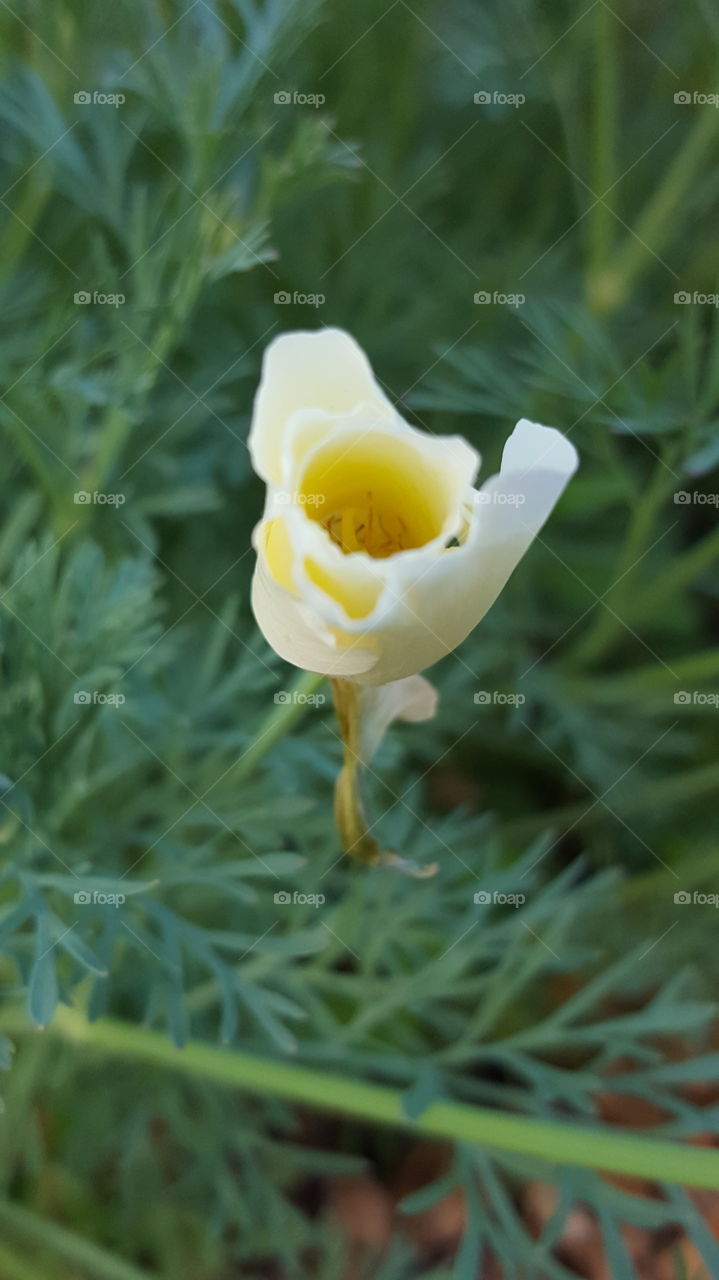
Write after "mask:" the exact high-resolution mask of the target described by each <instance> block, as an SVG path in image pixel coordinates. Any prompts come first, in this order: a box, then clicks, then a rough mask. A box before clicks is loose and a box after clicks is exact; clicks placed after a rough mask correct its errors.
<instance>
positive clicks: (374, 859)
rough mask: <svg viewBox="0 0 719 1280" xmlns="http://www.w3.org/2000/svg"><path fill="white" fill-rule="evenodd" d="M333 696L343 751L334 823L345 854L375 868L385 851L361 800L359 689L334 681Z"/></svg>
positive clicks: (343, 681)
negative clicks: (371, 833) (371, 831)
mask: <svg viewBox="0 0 719 1280" xmlns="http://www.w3.org/2000/svg"><path fill="white" fill-rule="evenodd" d="M332 696H333V698H334V704H335V711H336V713H337V721H338V723H339V728H340V736H341V738H342V745H343V748H344V763H343V765H342V769H341V771H340V773H339V776H338V778H337V782H336V783H335V822H336V823H337V830H338V831H339V834H340V839H341V840H342V848H343V849H344V851H345V853H349V854H351V855H352V857H353V858H357V859H358V860H359V861H360V862H365V863H367V864H368V866H371V867H374V866H376V865H377V863H378V862H380V861H381V858H382V849H381V847H380V844H379V842H378V841H377V840H375V838H374V836H372V835H370V833H369V831H368V829H367V819H366V817H365V813H364V808H363V805H362V798H361V796H360V773H361V769H362V759H361V755H360V723H361V715H362V710H361V699H360V691H359V687H358V686H357V685H356V684H354V682H353V681H352V680H333V681H332Z"/></svg>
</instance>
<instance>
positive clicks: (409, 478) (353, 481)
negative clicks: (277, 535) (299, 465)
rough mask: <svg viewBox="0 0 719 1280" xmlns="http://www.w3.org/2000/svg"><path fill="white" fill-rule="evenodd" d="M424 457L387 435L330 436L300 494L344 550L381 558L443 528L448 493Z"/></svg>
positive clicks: (419, 542)
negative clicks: (330, 440) (332, 440)
mask: <svg viewBox="0 0 719 1280" xmlns="http://www.w3.org/2000/svg"><path fill="white" fill-rule="evenodd" d="M443 490H444V485H443V483H442V479H441V477H440V476H438V474H437V472H436V470H435V471H433V470H432V467H431V465H430V463H429V461H428V459H427V457H426V456H424V455H422V454H420V453H419V452H418V451H417V450H416V449H415V448H413V447H412V445H411V444H408V443H407V442H405V441H403V440H399V439H397V438H395V437H393V436H391V435H386V434H381V433H379V432H377V433H375V432H368V433H365V434H364V435H360V436H358V437H357V439H356V440H353V441H351V443H349V444H348V442H347V439H346V437H345V438H344V439H342V438H340V439H339V440H336V441H335V442H330V444H329V445H328V446H327V448H325V449H322V450H321V451H320V452H319V453H318V454H316V455H315V457H314V458H313V460H312V462H311V463H310V465H309V467H308V468H307V470H306V472H305V474H304V476H303V478H302V485H301V490H300V501H301V503H302V504H303V505H304V507H305V510H306V511H307V514H308V516H309V517H310V519H312V520H317V521H318V522H319V523H320V524H321V525H322V527H323V528H324V529H326V530H327V533H328V534H329V536H330V538H331V539H332V541H333V542H334V543H335V544H336V545H337V546H338V547H339V548H340V549H341V550H342V551H343V552H344V553H345V555H348V554H350V552H353V551H364V552H365V553H366V554H367V555H369V556H371V557H372V558H373V559H375V560H384V559H386V557H387V556H391V555H394V554H395V553H396V552H398V551H407V550H409V549H410V548H412V547H422V546H424V545H425V543H427V542H430V541H431V540H432V538H435V537H436V536H437V534H438V533H439V532H440V531H441V528H442V524H443V521H444V515H445V510H446V504H447V500H448V495H447V494H446V493H445V492H443Z"/></svg>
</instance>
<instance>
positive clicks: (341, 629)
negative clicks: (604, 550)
mask: <svg viewBox="0 0 719 1280" xmlns="http://www.w3.org/2000/svg"><path fill="white" fill-rule="evenodd" d="M249 447H250V451H251V455H252V461H253V465H254V468H255V470H256V471H257V473H258V474H259V475H260V476H261V477H262V478H263V479H264V480H265V481H266V483H267V503H266V507H265V512H264V516H263V518H262V520H261V521H260V523H259V524H258V525H257V528H256V529H255V533H254V544H255V547H256V550H257V566H256V570H255V576H254V581H253V591H252V604H253V609H254V612H255V616H256V618H257V621H258V623H259V626H260V628H261V630H262V632H263V634H264V636H265V638H266V639H267V641H268V643H269V644H270V645H271V646H272V648H273V649H275V650H276V652H277V653H278V654H280V656H281V657H282V658H285V659H286V660H287V661H288V662H291V663H294V665H295V666H298V667H304V668H305V669H307V670H309V671H317V672H321V673H323V674H325V675H329V676H332V677H335V678H337V679H349V680H352V681H355V682H357V683H359V684H362V685H384V684H387V683H389V682H394V681H399V680H403V679H404V678H406V677H410V676H413V675H415V673H417V672H419V671H422V670H424V668H425V667H428V666H430V665H431V664H432V663H434V662H437V660H438V659H439V658H442V657H444V655H445V654H448V653H450V652H451V651H452V650H453V649H455V648H456V647H457V645H458V644H460V643H461V641H462V640H464V638H465V637H466V636H467V635H468V634H469V632H470V631H471V630H472V629H473V627H475V626H476V625H477V623H478V622H479V621H480V619H481V618H482V617H483V616H484V614H485V613H486V612H487V610H488V609H489V608H490V606H491V605H492V604H493V603H494V601H495V599H496V598H497V596H498V594H499V592H500V591H501V589H502V587H503V586H504V584H505V582H506V581H507V579H508V578H509V576H510V574H511V573H512V570H513V569H514V568H515V566H516V565H517V563H518V562H519V560H520V559H521V558H522V556H523V555H524V552H525V551H526V550H527V548H528V546H529V545H530V543H531V542H532V540H533V539H534V538H535V537H536V535H537V533H538V532H539V530H540V529H541V527H542V525H543V524H544V522H545V520H546V519H547V517H548V515H549V513H550V512H551V510H552V507H553V506H554V504H555V502H556V501H557V499H558V498H559V496H560V494H561V493H562V490H563V489H564V486H565V485H566V483H567V481H568V480H569V478H570V476H571V475H572V474H573V472H574V471H575V469H576V467H577V462H578V459H577V453H576V450H575V449H574V446H573V445H572V444H570V443H569V441H568V440H567V439H565V437H564V436H563V435H561V434H560V432H558V431H555V430H554V429H553V428H551V427H542V426H539V425H538V424H537V423H535V422H529V421H528V420H527V419H525V418H523V419H522V420H521V421H520V422H518V423H517V425H516V427H515V428H514V431H513V432H512V434H511V435H510V436H509V438H508V440H507V441H506V443H505V446H504V453H503V456H502V466H501V470H500V472H499V474H498V475H495V476H492V477H491V478H490V479H488V480H487V481H486V482H485V483H484V485H483V486H482V487H481V488H480V489H479V490H477V489H475V488H474V487H473V481H474V479H475V476H476V474H477V470H478V467H479V456H478V454H477V453H476V451H475V450H474V449H473V448H472V447H471V445H469V444H468V443H467V442H466V441H465V440H463V439H462V438H461V437H459V436H441V437H437V436H432V435H429V434H427V433H426V432H424V431H418V430H417V429H416V428H415V427H411V426H410V425H409V424H408V423H407V422H405V421H404V420H403V419H402V418H401V417H400V415H399V414H398V413H397V412H396V410H395V409H394V408H393V407H392V405H391V404H390V402H389V400H388V399H387V397H386V396H385V395H384V393H383V392H382V390H381V389H380V387H379V386H378V385H377V382H376V381H375V379H374V377H373V375H372V370H371V368H370V366H369V363H368V361H367V358H366V356H365V355H364V352H363V351H362V350H361V348H360V347H359V346H358V345H357V343H356V342H355V341H354V340H353V339H352V338H351V337H350V336H349V334H347V333H344V332H342V330H340V329H320V330H317V331H316V332H299V333H291V334H284V335H282V336H281V337H279V338H276V339H275V340H274V341H273V342H272V343H271V344H270V346H269V347H268V348H267V351H266V352H265V358H264V363H263V371H262V380H261V382H260V386H259V389H258V392H257V396H256V399H255V406H254V415H253V421H252V428H251V431H250V437H249ZM413 688H414V693H415V695H416V696H421V694H418V688H419V686H418V685H413ZM417 718H418V717H417Z"/></svg>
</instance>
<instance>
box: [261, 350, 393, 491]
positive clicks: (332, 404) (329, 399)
mask: <svg viewBox="0 0 719 1280" xmlns="http://www.w3.org/2000/svg"><path fill="white" fill-rule="evenodd" d="M362 402H364V403H365V404H366V405H368V406H371V409H372V412H373V413H374V414H376V415H378V416H379V417H380V418H385V417H389V416H391V415H392V414H393V413H394V410H393V409H392V406H391V404H390V402H389V400H388V399H387V397H386V396H385V394H384V392H383V391H381V390H380V387H379V386H378V384H377V382H376V380H375V378H374V376H373V374H372V369H371V368H370V365H369V361H368V360H367V357H366V355H365V354H364V351H363V350H362V348H361V347H360V346H358V345H357V343H356V342H355V340H354V338H351V337H350V335H349V334H348V333H345V332H344V331H343V330H342V329H317V330H314V331H299V332H297V333H285V334H281V336H280V337H279V338H275V339H274V341H273V342H271V343H270V344H269V346H268V347H267V349H266V351H265V355H264V359H263V362H262V379H261V381H260V385H259V388H258V390H257V395H256V396H255V405H254V411H253V415H252V426H251V428H250V434H249V439H248V446H249V450H250V455H251V457H252V465H253V467H254V469H255V471H256V472H257V474H258V475H259V476H261V477H262V479H263V480H266V481H267V482H268V483H270V484H274V485H280V484H281V483H282V475H281V462H280V459H281V454H282V448H283V436H284V432H285V428H286V426H287V423H288V422H289V420H290V418H291V417H292V415H293V414H294V413H296V412H297V411H298V410H300V409H323V410H325V411H326V412H327V413H341V414H345V413H351V412H352V410H353V409H355V408H356V407H357V405H359V404H361V403H362Z"/></svg>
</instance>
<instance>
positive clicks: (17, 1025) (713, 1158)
mask: <svg viewBox="0 0 719 1280" xmlns="http://www.w3.org/2000/svg"><path fill="white" fill-rule="evenodd" d="M0 1029H2V1030H7V1031H10V1032H11V1033H13V1034H18V1033H20V1034H23V1033H24V1034H26V1035H31V1036H32V1035H58V1036H62V1037H63V1038H64V1039H66V1040H68V1041H70V1042H73V1043H75V1044H77V1045H78V1047H79V1048H80V1049H81V1050H82V1051H83V1053H84V1052H85V1051H86V1050H90V1051H92V1050H95V1051H98V1052H100V1053H106V1054H110V1055H111V1056H115V1057H119V1058H124V1059H130V1060H134V1061H136V1062H142V1063H145V1064H147V1065H149V1066H154V1067H161V1068H165V1069H169V1070H171V1071H177V1072H180V1073H182V1074H184V1075H188V1076H192V1077H195V1078H199V1079H205V1080H211V1081H213V1082H214V1083H216V1084H221V1085H228V1086H230V1087H234V1088H241V1089H249V1090H251V1091H252V1092H254V1093H257V1094H260V1095H265V1096H271V1097H279V1098H284V1099H286V1100H287V1101H288V1102H295V1103H303V1104H305V1105H309V1106H314V1107H319V1108H322V1109H327V1110H330V1111H339V1112H342V1113H343V1114H345V1115H349V1116H355V1117H357V1118H359V1119H363V1120H366V1121H369V1122H371V1123H376V1124H387V1125H391V1126H395V1127H397V1128H401V1129H407V1130H410V1131H413V1132H415V1133H417V1132H419V1133H424V1134H427V1135H428V1136H431V1137H435V1138H440V1139H446V1140H450V1141H456V1142H476V1143H479V1144H480V1145H482V1146H483V1147H488V1148H490V1149H492V1150H496V1151H512V1152H521V1153H523V1154H525V1155H529V1156H534V1157H538V1158H540V1159H542V1160H546V1161H548V1162H550V1163H552V1164H556V1163H559V1164H568V1165H576V1166H579V1167H582V1168H593V1169H602V1170H607V1171H611V1172H613V1173H617V1174H627V1175H629V1176H631V1177H639V1178H649V1179H651V1181H652V1182H672V1183H678V1184H680V1185H684V1186H693V1187H710V1188H715V1187H717V1186H719V1154H718V1153H717V1152H716V1151H713V1150H710V1149H707V1148H704V1147H692V1146H688V1145H684V1144H683V1143H680V1142H672V1141H667V1140H662V1139H659V1138H656V1139H655V1138H649V1137H646V1136H644V1135H641V1136H639V1135H635V1134H632V1133H630V1132H629V1133H621V1134H618V1133H614V1132H609V1131H607V1130H602V1129H599V1128H590V1127H588V1126H582V1125H574V1124H570V1123H558V1122H555V1121H548V1120H535V1119H533V1118H531V1117H529V1116H519V1115H509V1114H506V1113H504V1112H501V1111H495V1110H490V1109H489V1108H484V1107H475V1106H471V1105H468V1104H467V1103H462V1102H451V1101H444V1100H441V1101H436V1102H433V1103H431V1104H430V1106H428V1107H427V1109H426V1110H425V1111H424V1112H422V1114H421V1115H420V1116H419V1117H418V1118H416V1119H410V1118H409V1117H408V1115H407V1112H406V1110H405V1106H404V1096H403V1094H402V1092H401V1090H399V1089H392V1088H389V1087H387V1086H385V1085H379V1084H371V1083H367V1082H366V1081H362V1080H353V1079H351V1078H349V1077H347V1076H344V1075H335V1074H330V1073H328V1072H324V1071H317V1070H316V1069H315V1068H314V1067H309V1066H303V1065H302V1064H301V1063H297V1062H279V1061H276V1060H273V1059H268V1058H258V1057H253V1056H251V1055H250V1054H246V1053H234V1052H229V1051H228V1050H225V1049H220V1048H217V1047H216V1046H214V1045H209V1044H201V1043H191V1044H189V1045H187V1046H186V1048H184V1049H181V1050H178V1049H176V1048H175V1047H174V1045H173V1044H171V1042H170V1041H169V1040H168V1039H167V1038H166V1037H165V1036H164V1035H161V1034H160V1033H159V1032H156V1031H150V1030H148V1029H147V1028H145V1027H136V1026H130V1025H129V1024H126V1023H123V1022H118V1021H114V1020H112V1019H109V1018H108V1019H102V1020H100V1021H98V1022H94V1023H88V1022H87V1021H86V1020H85V1018H84V1017H83V1016H82V1014H79V1013H78V1012H77V1011H75V1010H73V1009H68V1008H66V1007H60V1008H59V1009H58V1011H57V1012H56V1014H55V1016H54V1018H53V1020H52V1022H51V1024H50V1025H49V1026H48V1027H47V1029H46V1030H45V1031H44V1032H37V1031H36V1030H35V1029H34V1028H32V1027H31V1026H30V1025H29V1024H28V1023H27V1022H26V1020H25V1017H24V1015H23V1013H22V1012H21V1011H20V1010H18V1011H16V1012H11V1013H9V1014H8V1012H6V1013H5V1014H4V1015H3V1017H2V1019H0ZM0 1220H1V1219H0ZM108 1274H109V1273H108ZM127 1274H128V1280H129V1273H127ZM117 1275H118V1280H120V1275H121V1273H120V1272H118V1273H117Z"/></svg>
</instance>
